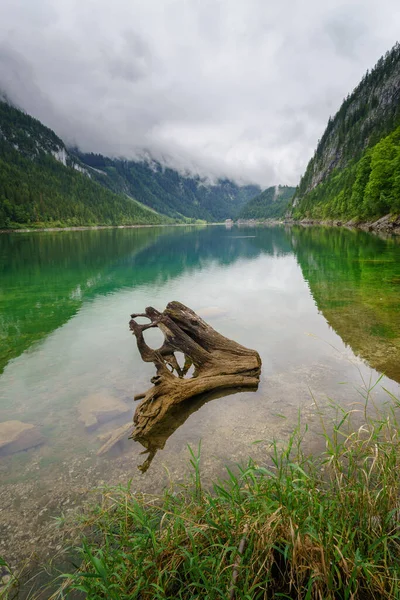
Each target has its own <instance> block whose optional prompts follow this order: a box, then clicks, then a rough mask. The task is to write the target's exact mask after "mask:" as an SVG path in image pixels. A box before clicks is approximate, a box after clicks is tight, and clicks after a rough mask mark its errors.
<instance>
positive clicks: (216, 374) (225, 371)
mask: <svg viewBox="0 0 400 600" xmlns="http://www.w3.org/2000/svg"><path fill="white" fill-rule="evenodd" d="M131 316H132V318H131V321H130V323H129V326H130V329H131V330H132V331H133V333H134V335H135V336H136V341H137V345H138V349H139V352H140V354H141V356H142V359H143V360H144V361H146V362H153V363H154V365H155V367H156V371H157V373H156V375H155V377H153V378H152V380H151V382H152V383H153V384H154V385H153V387H152V388H150V389H149V390H148V391H147V392H146V393H144V394H140V395H139V396H136V397H135V400H139V399H141V398H142V401H141V403H140V404H139V406H138V407H137V409H136V412H135V416H134V419H133V422H134V424H135V426H136V427H135V430H134V433H133V438H134V439H136V438H137V437H138V436H140V435H142V434H145V433H146V430H147V428H148V427H149V426H154V424H155V422H156V421H159V420H162V418H163V416H164V415H165V414H166V413H167V411H168V409H170V408H171V407H172V406H173V405H176V404H179V403H180V402H184V401H185V400H188V399H189V398H192V397H193V396H197V395H199V394H204V393H206V392H210V391H214V390H219V389H224V388H236V387H244V388H247V387H250V388H255V387H257V386H258V383H259V379H260V372H261V358H260V356H259V354H258V352H256V351H255V350H249V349H248V348H245V347H244V346H241V345H240V344H238V343H236V342H234V341H232V340H229V339H228V338H226V337H224V336H223V335H221V334H220V333H218V332H217V331H215V330H214V329H213V328H212V327H210V326H209V325H208V324H207V323H206V322H205V321H203V319H201V318H200V317H199V316H198V315H196V313H195V312H193V311H192V310H191V309H190V308H188V307H187V306H184V305H183V304H181V303H180V302H170V303H169V304H168V306H167V308H166V309H165V310H164V312H162V313H160V312H158V311H157V310H155V309H154V308H152V307H148V308H146V312H145V313H142V314H133V315H131ZM137 317H146V318H147V319H149V320H150V322H149V323H146V324H144V325H142V324H138V323H137V322H136V320H135V319H136V318H137ZM151 327H158V328H159V329H160V330H161V331H162V332H163V334H164V337H165V341H164V343H163V345H162V346H161V348H159V349H158V350H153V349H151V348H149V346H148V345H147V344H146V342H145V340H144V337H143V332H144V331H146V329H149V328H151ZM175 352H182V353H183V354H184V356H185V364H184V366H183V367H181V366H179V364H178V361H177V359H176V356H175V354H174V353H175ZM192 365H193V366H194V373H193V377H191V378H190V379H185V375H186V373H187V372H188V371H189V369H190V367H191V366H192Z"/></svg>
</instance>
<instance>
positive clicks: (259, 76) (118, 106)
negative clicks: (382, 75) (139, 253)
mask: <svg viewBox="0 0 400 600" xmlns="http://www.w3.org/2000/svg"><path fill="white" fill-rule="evenodd" d="M399 25H400V14H399V11H398V10H397V1H396V0H382V1H381V2H380V4H379V11H378V10H377V9H376V3H375V1H373V0H363V1H362V2H361V0H346V1H345V0H325V2H323V3H321V2H317V0H281V2H280V3H272V2H265V0H247V2H242V1H241V0H204V1H203V0H202V2H198V1H197V0H149V1H148V2H143V1H141V0H113V3H110V2H108V0H107V1H106V0H86V1H85V2H82V1H79V2H78V0H57V2H51V1H50V0H29V2H26V0H3V1H2V3H1V6H0V42H1V44H0V89H4V90H5V92H6V93H8V95H9V96H10V97H11V98H12V99H14V100H15V101H16V102H17V103H18V104H19V105H20V106H22V107H24V108H25V109H26V110H27V111H28V112H30V113H32V114H33V115H34V116H36V117H38V118H39V119H41V120H42V121H43V122H45V123H46V124H47V125H49V126H50V127H52V128H53V129H55V130H56V132H57V133H58V134H59V135H60V136H61V137H62V138H63V139H64V140H66V141H67V142H69V143H74V144H77V145H79V146H80V147H81V148H82V149H84V150H88V151H89V150H91V151H95V152H102V153H105V154H110V155H114V156H126V157H134V158H137V157H141V156H144V155H147V154H150V155H151V156H153V157H155V158H158V159H160V160H163V161H164V162H166V163H167V164H169V165H171V166H176V167H178V168H180V169H182V170H187V171H190V172H196V173H199V174H201V175H205V176H209V177H213V178H215V177H218V176H229V177H232V178H234V179H236V180H238V181H255V182H258V183H260V184H261V185H263V186H267V185H272V184H276V183H288V184H296V183H297V181H298V179H299V177H300V175H301V174H302V172H303V170H304V168H305V166H306V164H307V162H308V160H309V158H310V156H311V154H312V152H313V149H314V148H315V145H316V143H317V140H318V138H320V137H321V135H322V132H323V130H324V127H325V125H326V121H327V119H328V117H329V115H330V114H334V112H335V111H336V110H337V109H338V107H339V105H340V103H341V101H342V99H343V97H345V96H346V95H347V93H348V92H349V91H351V90H352V89H353V88H354V87H355V85H357V83H358V81H359V79H360V78H361V77H362V75H363V73H364V72H365V71H366V69H367V68H371V67H372V66H373V64H374V63H375V62H376V60H377V59H378V58H379V56H380V55H381V54H383V53H384V52H385V51H386V50H387V49H389V48H390V47H391V46H392V45H393V44H394V42H395V41H396V36H397V33H398V31H399V30H400V29H399Z"/></svg>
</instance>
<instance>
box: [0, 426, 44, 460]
mask: <svg viewBox="0 0 400 600" xmlns="http://www.w3.org/2000/svg"><path fill="white" fill-rule="evenodd" d="M43 441H44V440H43V437H42V435H41V433H40V431H39V429H38V427H36V426H35V425H32V424H30V423H22V422H21V421H5V422H3V423H0V456H8V455H10V454H14V453H15V452H21V451H22V450H29V448H34V447H35V446H39V444H42V443H43Z"/></svg>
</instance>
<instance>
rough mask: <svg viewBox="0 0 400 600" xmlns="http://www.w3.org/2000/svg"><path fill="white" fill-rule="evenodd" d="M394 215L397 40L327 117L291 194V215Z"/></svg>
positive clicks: (399, 172)
mask: <svg viewBox="0 0 400 600" xmlns="http://www.w3.org/2000/svg"><path fill="white" fill-rule="evenodd" d="M388 213H392V214H394V215H395V214H398V213H400V44H398V43H397V44H396V45H395V46H394V47H393V48H392V50H390V52H387V53H386V54H385V56H384V57H382V58H380V59H379V61H378V63H377V64H376V66H375V67H374V68H373V70H372V71H371V72H367V73H366V74H365V76H364V77H363V79H362V80H361V82H360V83H359V85H358V86H357V87H356V88H355V90H354V91H353V92H352V94H350V95H349V96H347V98H346V99H345V100H344V101H343V104H342V106H341V107H340V109H339V111H338V112H337V113H336V115H335V116H334V117H333V119H331V118H330V119H329V121H328V125H327V127H326V129H325V132H324V134H323V136H322V138H321V140H320V141H319V143H318V147H317V150H316V152H315V154H314V156H313V158H312V159H311V160H310V162H309V163H308V166H307V169H306V172H305V173H304V175H303V177H302V178H301V181H300V184H299V186H298V188H297V191H296V194H295V196H294V198H293V204H292V216H293V217H294V218H303V217H312V218H316V219H326V218H328V219H329V218H339V219H359V220H371V219H374V218H378V217H380V216H382V215H385V214H388Z"/></svg>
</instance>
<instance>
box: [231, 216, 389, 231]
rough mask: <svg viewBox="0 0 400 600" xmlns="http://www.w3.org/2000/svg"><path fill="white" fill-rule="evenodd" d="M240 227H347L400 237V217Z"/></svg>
mask: <svg viewBox="0 0 400 600" xmlns="http://www.w3.org/2000/svg"><path fill="white" fill-rule="evenodd" d="M237 224H238V225H246V226H249V225H250V226H251V225H263V224H265V225H303V226H311V225H318V226H324V227H347V228H348V229H361V230H362V231H369V232H371V233H374V232H377V233H389V234H394V235H400V215H399V216H393V215H385V216H384V217H380V218H379V219H377V220H375V221H359V220H357V219H351V220H350V221H343V220H339V219H301V220H296V219H281V220H280V219H268V220H266V221H256V220H253V219H251V220H249V221H239V222H238V223H237Z"/></svg>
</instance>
